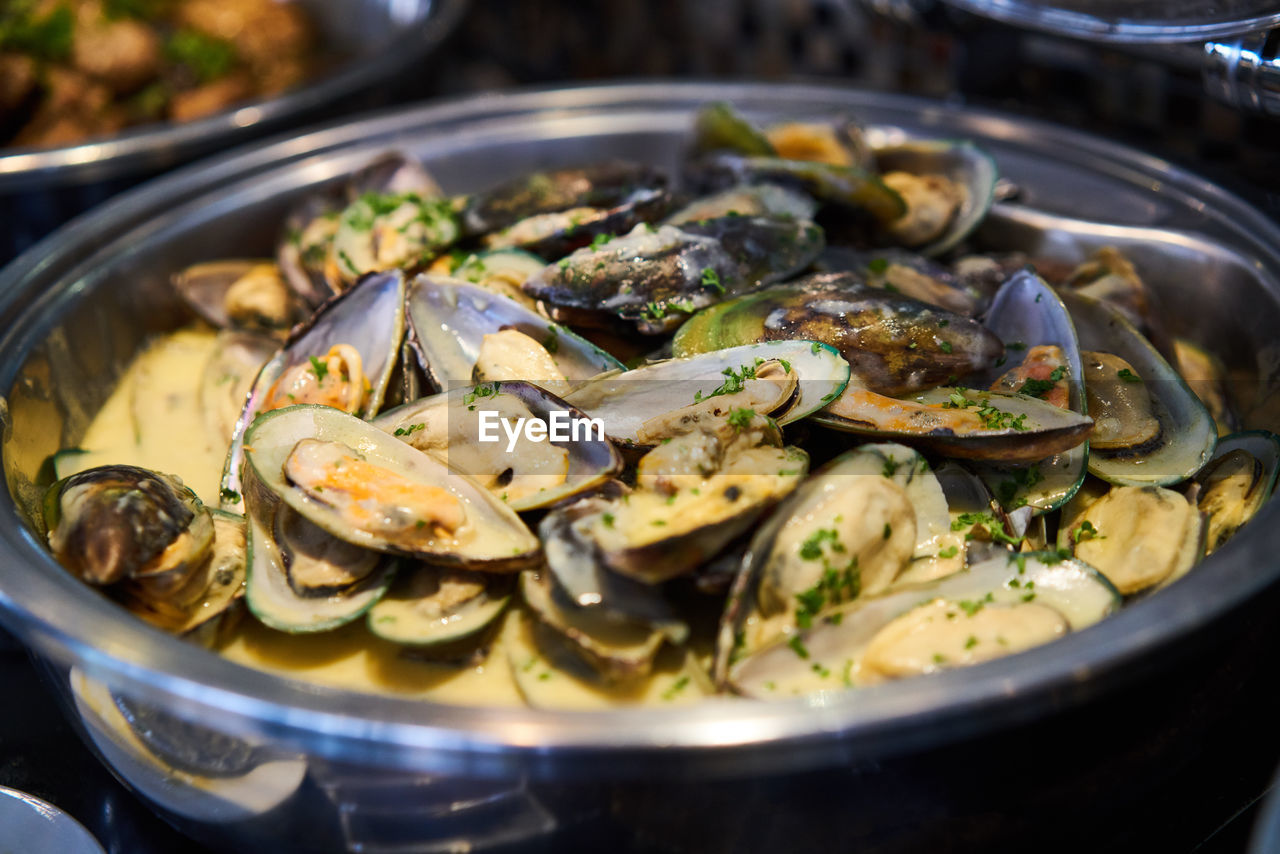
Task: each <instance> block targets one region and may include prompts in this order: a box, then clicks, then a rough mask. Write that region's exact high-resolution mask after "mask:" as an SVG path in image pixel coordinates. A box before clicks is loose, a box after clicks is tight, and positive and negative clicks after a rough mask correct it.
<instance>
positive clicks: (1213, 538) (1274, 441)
mask: <svg viewBox="0 0 1280 854" xmlns="http://www.w3.org/2000/svg"><path fill="white" fill-rule="evenodd" d="M1278 471H1280V439H1278V438H1277V437H1276V435H1275V434H1274V433H1268V432H1266V431H1265V430H1251V431H1247V432H1244V433H1233V434H1231V435H1229V436H1223V437H1222V438H1221V439H1219V440H1218V447H1217V450H1215V451H1214V455H1213V459H1212V460H1210V461H1209V462H1208V464H1206V465H1205V467H1204V468H1203V469H1201V470H1200V472H1199V474H1197V475H1196V483H1197V484H1198V487H1199V489H1198V492H1197V495H1196V496H1195V498H1196V504H1197V507H1198V508H1199V510H1200V512H1201V513H1203V514H1204V517H1205V553H1206V554H1212V553H1213V552H1214V551H1216V550H1217V549H1219V548H1221V547H1222V545H1223V544H1225V543H1226V542H1227V540H1229V539H1231V537H1232V536H1234V535H1235V533H1236V531H1238V530H1239V529H1240V528H1241V526H1243V525H1244V524H1245V523H1246V522H1248V521H1249V520H1250V519H1252V518H1253V517H1254V516H1255V515H1257V513H1258V511H1259V510H1260V509H1262V505H1263V504H1265V503H1266V501H1267V499H1269V498H1270V497H1271V494H1272V492H1274V491H1275V487H1276V474H1277V472H1278ZM1190 494H1191V493H1188V495H1190Z"/></svg>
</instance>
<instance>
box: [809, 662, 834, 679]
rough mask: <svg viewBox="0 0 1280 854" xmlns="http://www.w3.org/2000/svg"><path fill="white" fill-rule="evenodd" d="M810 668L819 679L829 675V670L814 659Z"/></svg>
mask: <svg viewBox="0 0 1280 854" xmlns="http://www.w3.org/2000/svg"><path fill="white" fill-rule="evenodd" d="M812 669H813V672H814V673H816V674H818V678H820V679H826V678H827V677H828V676H830V675H831V671H830V670H828V669H827V668H825V667H823V666H822V665H821V664H819V663H818V662H816V661H815V662H814V663H813V668H812Z"/></svg>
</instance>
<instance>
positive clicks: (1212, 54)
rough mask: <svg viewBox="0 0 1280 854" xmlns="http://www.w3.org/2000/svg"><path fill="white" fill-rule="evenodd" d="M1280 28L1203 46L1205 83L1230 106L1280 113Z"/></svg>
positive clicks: (1213, 93) (1279, 114) (1211, 92)
mask: <svg viewBox="0 0 1280 854" xmlns="http://www.w3.org/2000/svg"><path fill="white" fill-rule="evenodd" d="M1278 45H1280V30H1270V31H1268V30H1263V31H1260V32H1254V33H1247V34H1245V35H1243V36H1241V37H1240V38H1239V39H1237V40H1235V41H1232V42H1225V41H1224V42H1208V43H1206V44H1205V46H1204V60H1205V64H1204V71H1203V73H1204V87H1205V91H1207V92H1208V93H1209V94H1210V95H1212V96H1213V97H1214V98H1217V99H1218V100H1220V101H1225V102H1226V103H1228V104H1230V105H1231V106H1233V107H1238V108H1240V109H1244V110H1252V111H1254V112H1259V113H1266V114H1268V115H1273V116H1280V56H1277V55H1276V49H1277V46H1278Z"/></svg>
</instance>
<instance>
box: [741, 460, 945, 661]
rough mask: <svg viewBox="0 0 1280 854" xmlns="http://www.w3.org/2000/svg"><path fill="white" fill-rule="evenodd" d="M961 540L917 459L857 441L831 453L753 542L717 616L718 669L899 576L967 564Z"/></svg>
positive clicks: (925, 576)
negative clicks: (731, 658)
mask: <svg viewBox="0 0 1280 854" xmlns="http://www.w3.org/2000/svg"><path fill="white" fill-rule="evenodd" d="M964 562H965V541H964V535H963V534H962V533H961V532H960V531H959V530H953V529H952V524H951V517H950V515H949V514H948V509H947V499H946V496H945V494H944V493H943V490H942V486H941V484H940V482H939V481H938V479H937V478H936V477H934V475H933V473H932V472H931V471H930V468H929V464H928V462H926V460H925V459H924V457H923V456H921V455H920V454H919V453H917V452H916V451H913V450H912V449H910V448H907V447H905V446H903V445H896V444H891V443H885V444H871V445H863V446H862V447H860V448H858V449H856V450H853V451H849V452H847V453H845V454H842V455H841V456H839V457H837V458H836V459H835V460H832V461H831V462H830V463H828V464H827V465H826V466H824V467H823V468H822V470H821V471H819V472H817V473H816V474H815V475H814V476H813V477H811V478H810V479H809V480H808V481H806V482H805V484H804V485H803V486H801V488H800V489H798V490H796V492H795V493H793V494H792V495H791V496H790V497H789V498H788V499H787V500H786V501H785V502H784V503H783V504H782V505H781V506H780V507H779V508H778V509H777V511H776V512H775V513H773V514H772V515H771V516H770V518H769V520H768V522H766V523H765V524H764V525H763V526H761V527H760V528H759V529H758V530H757V531H756V533H755V535H754V536H753V537H752V539H751V543H750V545H749V546H748V547H747V551H746V553H745V555H744V557H743V563H742V571H741V572H740V573H739V575H738V577H737V579H736V580H735V582H734V586H733V589H732V590H731V591H730V594H729V599H728V602H727V605H726V610H725V615H724V618H723V619H722V622H721V630H720V634H721V636H720V649H721V652H722V653H724V655H722V656H721V657H720V658H719V659H718V661H717V672H718V673H719V674H720V675H721V676H723V674H724V673H725V672H726V668H727V667H728V660H727V658H726V656H727V655H728V654H729V653H730V652H732V654H733V655H734V656H742V655H748V654H750V653H751V652H753V651H755V650H758V649H761V648H763V647H765V646H767V645H768V644H769V643H771V642H772V641H773V640H774V639H776V638H778V637H780V636H783V635H787V634H790V633H793V632H795V631H796V630H797V629H801V628H808V627H809V626H811V625H812V624H813V623H814V621H816V620H819V619H822V618H823V617H825V615H826V614H828V613H829V612H830V611H831V610H833V609H835V608H838V607H839V606H840V605H842V604H844V603H846V602H849V601H852V600H854V599H856V598H858V597H859V596H872V595H875V594H877V593H880V592H882V591H884V590H886V589H888V588H889V587H890V586H891V585H894V584H895V583H897V582H898V579H899V578H900V577H902V576H904V575H906V576H908V577H909V579H910V580H911V581H926V580H930V579H934V578H940V577H942V576H946V575H950V574H951V573H953V572H958V571H959V570H961V569H963V568H964Z"/></svg>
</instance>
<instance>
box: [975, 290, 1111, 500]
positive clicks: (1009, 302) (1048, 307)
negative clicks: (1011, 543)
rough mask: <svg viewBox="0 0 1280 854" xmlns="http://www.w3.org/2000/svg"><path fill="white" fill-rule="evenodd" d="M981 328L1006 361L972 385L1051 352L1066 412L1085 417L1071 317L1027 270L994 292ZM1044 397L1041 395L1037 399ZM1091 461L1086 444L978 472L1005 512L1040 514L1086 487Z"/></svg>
mask: <svg viewBox="0 0 1280 854" xmlns="http://www.w3.org/2000/svg"><path fill="white" fill-rule="evenodd" d="M983 323H984V324H985V325H986V327H987V328H988V329H990V330H991V331H992V332H994V333H996V335H998V336H1000V339H1001V340H1002V341H1004V342H1005V344H1006V345H1007V349H1006V351H1005V355H1006V359H1005V361H1004V363H1003V364H1001V365H1000V366H999V367H992V368H988V369H987V370H986V371H985V372H983V373H981V374H979V375H978V376H977V377H974V378H973V383H974V385H983V386H987V387H991V386H994V385H995V384H996V382H997V381H999V380H1000V378H1001V376H1002V375H1003V374H1004V373H1005V372H1007V371H1011V370H1014V369H1016V368H1017V367H1018V366H1019V365H1018V363H1019V361H1021V360H1025V359H1026V358H1027V355H1028V353H1029V351H1030V350H1031V348H1034V347H1046V346H1047V347H1055V348H1057V352H1058V353H1059V354H1060V356H1061V361H1062V367H1063V368H1065V376H1064V377H1063V380H1064V381H1065V382H1066V384H1067V401H1066V403H1067V407H1068V408H1069V409H1070V410H1071V411H1072V412H1075V413H1078V414H1080V415H1088V414H1089V413H1088V406H1087V401H1086V397H1085V390H1084V365H1083V363H1082V361H1081V358H1080V345H1079V341H1078V340H1077V338H1076V330H1075V324H1074V323H1072V321H1071V314H1070V313H1069V312H1068V311H1067V307H1066V306H1065V305H1063V303H1062V300H1061V299H1060V298H1059V297H1058V295H1057V294H1056V293H1055V292H1054V291H1053V289H1052V288H1050V287H1049V286H1048V285H1047V284H1045V282H1044V280H1042V279H1041V278H1040V277H1039V276H1037V275H1036V274H1035V273H1033V272H1031V271H1029V270H1023V271H1020V272H1018V273H1015V274H1014V275H1013V277H1011V278H1010V279H1009V281H1008V282H1006V283H1005V284H1004V286H1003V287H1001V289H1000V290H999V291H998V292H997V294H996V298H995V300H994V301H993V302H992V304H991V308H990V309H989V310H988V311H987V315H986V317H985V318H984V319H983ZM1041 396H1043V395H1041ZM1088 459H1089V446H1088V443H1087V442H1084V443H1081V444H1079V445H1076V446H1075V447H1074V448H1070V449H1068V450H1066V451H1063V452H1061V453H1057V454H1052V455H1050V456H1047V457H1044V458H1043V459H1041V460H1038V461H1035V462H1032V463H1029V464H1027V465H1025V466H1020V467H1009V466H1000V465H998V464H990V463H988V464H978V465H977V471H978V473H979V474H980V475H981V476H982V478H983V480H985V481H986V482H987V485H988V486H990V487H991V490H992V492H993V493H995V495H996V496H997V497H998V498H999V499H1000V501H1001V503H1002V504H1004V506H1005V507H1008V508H1010V509H1013V508H1015V507H1018V506H1023V505H1026V506H1029V507H1032V508H1034V509H1035V510H1036V511H1037V512H1039V513H1047V512H1049V511H1051V510H1057V509H1058V508H1059V507H1061V506H1062V505H1063V504H1065V503H1066V502H1067V501H1069V500H1070V499H1071V496H1072V495H1074V494H1075V492H1076V490H1077V489H1079V488H1080V484H1081V483H1082V482H1083V481H1084V476H1085V473H1086V471H1087V466H1088Z"/></svg>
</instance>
